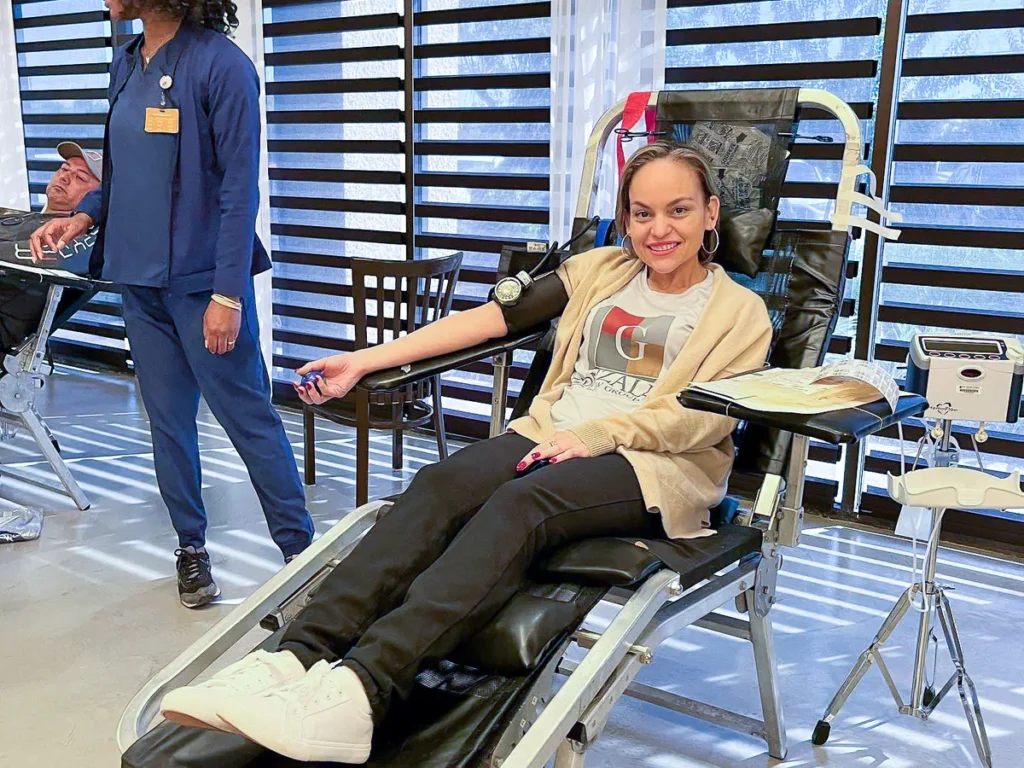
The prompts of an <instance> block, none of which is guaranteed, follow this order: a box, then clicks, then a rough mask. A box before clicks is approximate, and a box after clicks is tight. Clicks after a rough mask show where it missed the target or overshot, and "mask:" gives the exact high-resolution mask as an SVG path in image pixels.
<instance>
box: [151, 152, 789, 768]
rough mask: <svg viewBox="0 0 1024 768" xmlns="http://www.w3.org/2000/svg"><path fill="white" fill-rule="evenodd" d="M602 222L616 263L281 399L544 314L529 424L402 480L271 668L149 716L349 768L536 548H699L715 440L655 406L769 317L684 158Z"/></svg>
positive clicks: (486, 309) (358, 355)
mask: <svg viewBox="0 0 1024 768" xmlns="http://www.w3.org/2000/svg"><path fill="white" fill-rule="evenodd" d="M617 207H618V210H617V212H616V218H617V222H618V225H619V231H620V232H627V233H628V237H627V238H626V239H625V241H624V246H623V247H622V248H599V249H596V250H594V251H590V252H588V253H584V254H580V255H578V256H575V257H573V258H571V259H569V260H568V261H567V262H566V263H565V264H563V265H562V266H561V267H559V268H558V269H557V270H556V272H555V273H554V274H552V275H548V276H546V277H543V278H540V279H539V280H538V281H537V283H536V284H535V285H534V286H532V287H531V288H530V289H529V290H527V291H526V292H525V293H524V295H523V298H522V300H521V302H520V303H519V304H518V305H516V306H513V307H503V306H500V305H499V304H497V303H495V302H490V303H488V304H485V305H484V306H481V307H478V308H475V309H472V310H469V311H467V312H462V313H460V314H458V315H454V316H451V317H448V318H446V319H443V320H440V321H438V322H436V323H433V324H431V325H428V326H426V327H424V328H422V329H421V330H418V331H416V332H415V333H412V334H410V335H408V336H405V337H404V338H401V339H398V340H396V341H393V342H390V343H388V344H384V345H381V346H378V347H375V348H372V349H367V350H361V351H359V352H355V353H353V354H348V355H337V356H335V357H329V358H326V359H323V360H318V361H316V362H313V363H310V364H309V365H307V366H305V367H304V368H303V369H301V370H300V371H299V373H302V374H305V373H307V372H309V371H320V372H321V373H322V376H323V378H322V379H321V381H320V383H319V385H318V386H319V390H318V389H317V387H314V386H312V385H307V386H305V387H297V389H299V394H300V396H301V397H302V399H303V400H304V401H306V402H311V403H320V402H323V401H324V400H328V399H330V398H335V397H341V396H343V395H344V394H345V393H346V392H348V391H349V390H350V389H351V388H352V387H353V386H354V385H355V384H356V382H357V381H359V380H360V379H361V378H362V377H363V376H365V375H367V374H368V373H371V372H373V371H376V370H381V369H385V368H391V367H394V366H400V365H404V364H406V363H410V362H413V361H416V360H421V359H424V358H428V357H433V356H435V355H440V354H444V353H447V352H452V351H455V350H459V349H463V348H466V347H470V346H472V345H474V344H478V343H481V342H483V341H485V340H488V339H492V338H496V337H501V336H504V335H506V334H507V333H508V332H509V331H510V330H515V328H516V327H519V326H520V325H521V324H522V323H523V322H525V321H524V320H523V318H524V317H526V316H529V321H528V322H530V323H531V324H533V323H536V322H538V321H540V320H543V319H550V318H553V317H556V316H559V315H560V316H561V321H560V324H559V328H558V333H557V338H556V342H555V348H554V356H553V359H552V363H551V368H550V370H549V371H548V374H547V377H546V380H545V381H544V385H543V388H542V390H541V392H540V394H539V395H538V396H537V397H536V398H535V399H534V401H533V403H532V405H531V407H530V412H529V415H528V416H526V417H524V418H522V419H519V420H517V421H515V422H513V423H512V424H511V425H510V427H509V430H508V432H506V433H505V434H503V435H501V436H500V437H495V438H492V439H490V440H485V441H483V442H479V443H475V444H473V445H470V446H468V447H466V448H464V449H462V450H460V451H458V452H457V453H455V454H454V455H453V456H451V457H450V458H449V459H447V460H446V461H442V462H440V463H438V464H433V465H430V466H426V467H424V468H423V469H422V470H420V471H419V472H418V473H417V475H416V477H415V478H414V479H413V481H412V483H411V485H410V486H409V489H408V490H407V491H406V492H405V493H403V494H402V496H401V498H400V499H399V500H398V501H397V502H396V503H395V505H394V507H393V508H392V509H391V511H390V512H389V513H388V514H387V515H385V516H384V517H383V519H382V520H381V521H380V522H378V523H377V524H376V525H374V526H373V527H372V528H371V529H370V531H369V533H368V534H367V535H366V536H365V537H364V538H363V539H362V541H361V542H360V543H359V544H358V545H357V546H356V547H355V549H354V550H353V551H352V553H351V554H350V555H349V556H348V557H347V558H345V559H344V560H343V561H342V562H341V564H340V565H339V566H338V567H337V568H336V569H335V570H334V571H333V573H332V574H331V575H330V576H329V577H328V578H327V579H326V581H325V582H324V583H323V585H322V586H321V588H320V589H319V591H318V593H317V595H316V598H315V599H314V600H313V601H312V602H311V603H310V605H309V606H307V608H306V609H305V610H304V611H303V612H302V614H301V615H300V616H299V617H298V618H297V619H296V620H295V621H293V622H292V623H291V625H290V626H289V627H288V629H287V630H286V633H285V635H284V637H283V639H282V642H281V644H280V650H279V651H278V652H277V653H267V652H264V651H257V652H255V653H253V654H250V655H249V656H247V657H246V658H244V659H243V660H242V661H239V662H237V663H236V664H234V665H232V666H230V667H228V668H227V669H225V670H224V671H222V672H220V673H219V674H217V675H215V676H214V677H212V678H211V679H210V680H209V681H208V682H205V683H201V684H199V685H195V686H192V687H188V688H180V689H178V690H176V691H173V692H171V693H169V694H168V695H167V696H166V697H165V698H164V701H163V703H162V707H161V710H162V712H163V714H164V716H165V717H166V718H168V719H170V720H172V721H174V722H178V723H184V724H191V725H200V726H204V727H209V728H217V729H222V730H226V731H237V732H240V733H241V734H243V735H244V736H246V737H248V738H249V739H251V740H252V741H254V742H257V743H258V744H261V745H262V746H264V747H266V748H268V749H271V750H274V751H276V752H278V753H281V754H283V755H286V756H288V757H291V758H292V759H297V760H322V761H336V762H348V763H362V762H365V761H366V760H367V759H368V757H369V754H370V742H371V736H372V734H373V729H374V724H375V723H379V722H381V720H382V719H383V718H384V716H385V713H386V712H387V710H388V705H389V702H390V701H391V700H392V697H394V696H399V697H404V696H406V695H407V694H408V693H409V692H410V690H411V688H412V686H413V682H414V678H415V677H416V675H417V673H418V671H419V670H420V667H421V665H422V664H423V662H424V661H426V660H429V659H439V658H443V657H444V656H445V655H446V654H448V653H449V652H451V651H452V650H453V649H454V648H455V647H456V646H458V645H459V644H460V643H461V642H462V641H463V640H466V639H467V638H469V637H471V636H472V635H473V634H474V633H476V632H477V631H478V630H479V629H481V628H482V627H483V626H484V625H485V624H486V623H487V622H488V621H489V620H490V619H491V618H492V617H493V616H494V615H495V614H497V612H498V611H499V610H500V609H501V607H502V606H503V605H504V604H505V603H506V602H507V601H508V600H509V599H510V598H511V597H512V596H513V595H514V594H515V593H516V591H517V590H518V589H519V588H520V587H521V586H522V585H523V583H524V581H525V579H526V576H527V571H528V569H529V567H530V565H531V563H532V562H533V561H534V559H535V558H536V557H537V556H538V555H539V554H540V553H542V552H544V551H545V550H546V549H548V548H551V547H558V546H560V545H563V544H566V543H568V542H571V541H573V540H576V539H584V538H592V537H598V536H629V537H634V536H635V537H638V538H640V537H647V538H654V537H665V536H669V537H695V536H701V535H708V534H711V533H713V531H710V530H709V528H708V526H709V523H708V509H709V507H712V506H714V505H715V504H717V503H718V502H719V501H720V500H721V498H722V496H723V495H724V493H725V485H726V480H727V478H728V474H729V471H730V468H731V463H732V443H731V440H730V433H731V432H732V429H733V427H734V425H735V422H734V421H733V420H732V419H728V418H726V417H723V416H717V415H712V414H708V413H701V412H695V411H689V410H686V409H684V408H683V407H682V406H681V405H679V403H678V401H677V400H676V394H677V393H678V392H679V391H680V390H682V389H683V388H684V387H685V386H686V385H687V383H688V382H690V381H707V380H710V379H716V378H721V377H723V376H729V375H733V374H736V373H739V372H742V371H747V370H750V369H754V368H758V367H759V366H761V365H762V364H763V363H764V360H765V357H766V355H767V352H768V347H769V343H770V340H771V334H772V329H771V324H770V322H769V319H768V313H767V311H766V309H765V306H764V303H763V302H762V301H761V299H760V298H759V297H758V296H757V295H755V294H754V293H753V292H751V291H749V290H747V289H746V288H743V287H741V286H739V285H738V284H736V283H735V282H733V281H732V280H731V279H730V278H729V277H728V276H727V275H726V274H725V271H724V270H723V269H722V268H720V267H718V266H716V265H714V264H712V263H711V259H712V256H713V254H714V252H715V250H717V244H718V233H717V231H716V229H715V227H716V224H717V222H718V213H719V200H718V197H717V196H716V195H715V194H714V188H713V186H712V178H711V174H710V171H709V169H708V167H707V165H706V164H705V163H704V161H703V160H702V159H701V157H700V156H699V155H697V154H695V153H694V152H692V151H690V150H688V149H684V148H680V147H671V146H669V145H662V144H655V145H651V146H648V147H646V148H644V149H641V150H639V151H638V152H637V153H636V154H635V155H634V156H633V157H632V159H631V160H630V162H629V163H628V164H627V166H626V167H625V169H624V171H623V174H622V183H621V189H620V192H619V195H618V206H617ZM709 245H711V246H713V247H710V248H709V247H708V246H709ZM538 302H541V303H543V304H544V306H543V307H540V308H538V307H537V306H531V303H532V304H533V305H536V304H537V303H538ZM538 467H539V468H538ZM535 468H537V469H536V470H535V471H531V470H534V469H535Z"/></svg>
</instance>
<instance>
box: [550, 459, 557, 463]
mask: <svg viewBox="0 0 1024 768" xmlns="http://www.w3.org/2000/svg"><path fill="white" fill-rule="evenodd" d="M557 461H558V459H552V460H551V461H549V462H548V464H554V463H556V462H557Z"/></svg>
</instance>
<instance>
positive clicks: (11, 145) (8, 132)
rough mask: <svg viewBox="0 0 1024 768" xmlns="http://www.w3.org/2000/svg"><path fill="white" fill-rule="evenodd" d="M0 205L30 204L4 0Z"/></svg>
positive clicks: (9, 15)
mask: <svg viewBox="0 0 1024 768" xmlns="http://www.w3.org/2000/svg"><path fill="white" fill-rule="evenodd" d="M0 208H18V209H21V210H25V211H27V210H28V208H29V199H28V171H27V170H26V169H25V135H24V133H23V126H22V123H21V95H20V94H19V92H18V54H17V52H16V51H15V49H14V12H13V10H12V3H10V2H8V1H7V0H0Z"/></svg>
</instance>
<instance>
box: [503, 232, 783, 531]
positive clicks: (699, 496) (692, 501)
mask: <svg viewBox="0 0 1024 768" xmlns="http://www.w3.org/2000/svg"><path fill="white" fill-rule="evenodd" d="M710 268H711V270H712V273H713V274H714V283H713V284H712V287H711V297H710V298H709V299H708V304H707V306H706V307H705V309H704V312H703V314H701V316H700V320H698V322H697V326H696V328H694V331H693V334H692V335H691V336H690V339H689V341H687V343H686V344H685V346H684V347H683V349H682V351H681V352H680V353H679V357H678V358H676V360H675V362H674V363H672V365H671V366H670V367H669V369H668V371H666V372H665V373H664V374H663V375H662V376H661V377H660V378H659V379H658V380H657V382H655V385H654V388H653V389H652V390H651V392H650V394H649V395H648V398H647V400H646V401H645V402H644V403H643V404H642V405H641V406H640V407H638V408H637V409H636V410H634V411H631V412H629V413H620V414H615V415H613V416H608V417H604V418H599V419H593V420H591V421H588V422H586V423H585V424H582V425H580V426H579V427H577V428H575V429H573V430H572V431H573V432H574V433H575V434H576V435H577V436H578V437H579V438H580V440H582V441H583V442H584V443H585V444H586V445H587V447H588V448H589V449H590V452H591V455H593V456H600V455H602V454H605V453H612V452H613V451H614V452H616V453H619V454H621V455H622V456H624V457H625V458H626V460H627V461H629V463H630V464H631V465H632V467H633V470H634V471H635V472H636V476H637V479H638V480H639V482H640V488H641V490H642V492H643V495H644V501H645V503H646V504H647V507H648V509H650V510H651V511H652V512H660V513H661V515H662V518H663V521H662V522H663V524H664V526H665V531H666V533H668V535H669V536H671V537H673V538H692V537H697V536H703V535H708V534H710V533H713V531H711V530H709V528H710V519H709V515H708V510H709V509H710V508H711V507H713V506H715V505H716V504H718V503H719V502H720V501H721V500H722V498H723V497H724V496H725V492H726V486H727V484H728V480H729V473H730V471H731V469H732V460H733V445H732V437H731V434H732V431H733V429H734V428H735V426H736V420H735V419H730V418H727V417H725V416H718V415H715V414H710V413H705V412H703V411H693V410H689V409H687V408H683V407H682V406H681V405H680V404H679V401H678V400H676V394H677V393H678V392H680V391H682V390H683V389H684V388H685V387H686V385H687V384H688V383H689V382H691V381H710V380H712V379H719V378H723V377H726V376H732V375H735V374H737V373H742V372H744V371H749V370H753V369H756V368H760V367H761V366H762V365H763V364H764V362H765V358H766V357H767V354H768V347H769V344H770V342H771V336H772V327H771V322H770V321H769V319H768V311H767V310H766V309H765V305H764V302H763V301H762V300H761V298H760V297H759V296H758V295H757V294H755V293H754V292H752V291H750V290H748V289H746V288H744V287H742V286H740V285H739V284H737V283H735V282H734V281H733V280H732V279H730V278H729V276H728V275H727V274H726V273H725V271H724V270H723V269H722V268H721V267H718V266H716V265H710ZM641 269H643V263H642V262H641V261H640V260H639V259H635V258H632V257H631V256H628V255H627V254H625V253H624V252H623V251H622V249H621V248H615V247H610V248H596V249H594V250H592V251H588V252H586V253H581V254H579V255H577V256H574V257H572V258H571V259H569V260H568V261H567V262H566V263H565V264H563V265H562V266H561V267H559V269H558V272H557V274H558V276H559V277H560V278H561V279H562V282H563V283H565V287H566V290H567V291H568V293H569V303H568V305H566V308H565V311H564V312H563V313H562V316H561V320H560V322H559V325H558V332H557V333H556V335H555V345H554V352H553V357H552V360H551V367H550V368H549V369H548V373H547V376H546V377H545V378H544V383H543V385H542V387H541V390H540V393H539V394H538V395H537V397H535V398H534V400H533V403H532V404H531V405H530V411H529V414H528V415H527V416H524V417H523V418H521V419H516V420H515V421H513V422H512V423H511V424H510V425H509V429H510V430H512V431H514V432H517V433H518V434H520V435H522V436H523V437H526V438H528V439H530V440H533V441H534V442H537V443H541V442H544V441H545V440H549V439H550V438H551V436H552V435H553V434H554V433H555V429H554V427H553V426H552V422H551V406H552V404H553V403H554V402H555V401H557V400H558V398H559V397H561V395H562V390H563V389H565V387H566V386H567V385H568V383H569V380H570V377H571V376H572V371H573V368H574V366H575V365H576V360H577V358H578V357H579V352H580V345H581V343H582V340H583V329H584V326H585V325H586V318H587V317H588V316H589V314H590V311H591V309H592V308H593V307H594V305H596V304H597V303H598V302H600V301H603V300H604V299H607V298H608V297H609V296H611V295H612V294H614V293H615V292H616V291H618V290H619V289H621V288H623V287H624V286H625V285H626V284H627V283H629V281H630V280H632V279H633V278H634V277H635V276H636V275H637V274H638V273H639V272H640V271H641Z"/></svg>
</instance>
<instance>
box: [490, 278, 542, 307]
mask: <svg viewBox="0 0 1024 768" xmlns="http://www.w3.org/2000/svg"><path fill="white" fill-rule="evenodd" d="M531 285H533V278H532V277H530V273H529V272H526V271H523V272H520V273H519V274H517V275H509V276H508V277H503V278H502V279H501V280H499V281H498V282H497V284H495V286H494V300H495V301H496V302H498V303H499V304H501V306H503V307H514V306H515V305H516V304H518V303H519V300H520V299H521V298H522V297H523V294H524V293H525V292H526V291H527V289H528V288H529V287H530V286H531Z"/></svg>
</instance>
